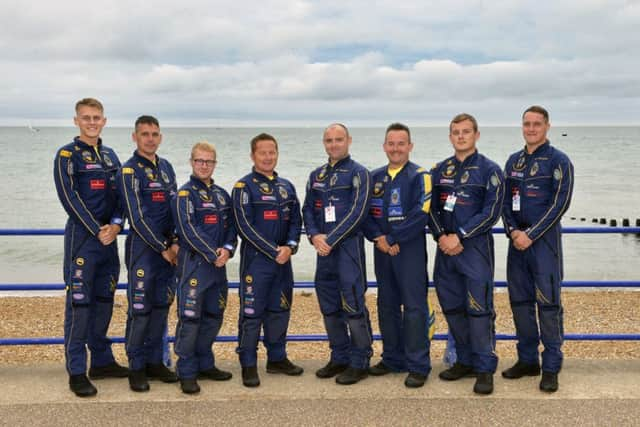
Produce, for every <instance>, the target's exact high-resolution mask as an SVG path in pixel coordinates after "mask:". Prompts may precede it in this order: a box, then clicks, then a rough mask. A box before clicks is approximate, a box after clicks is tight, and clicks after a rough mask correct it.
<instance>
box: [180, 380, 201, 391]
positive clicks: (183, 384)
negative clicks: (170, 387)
mask: <svg viewBox="0 0 640 427" xmlns="http://www.w3.org/2000/svg"><path fill="white" fill-rule="evenodd" d="M180 388H181V389H182V392H183V393H185V394H196V393H200V386H199V385H198V381H196V379H195V378H190V379H183V378H180Z"/></svg>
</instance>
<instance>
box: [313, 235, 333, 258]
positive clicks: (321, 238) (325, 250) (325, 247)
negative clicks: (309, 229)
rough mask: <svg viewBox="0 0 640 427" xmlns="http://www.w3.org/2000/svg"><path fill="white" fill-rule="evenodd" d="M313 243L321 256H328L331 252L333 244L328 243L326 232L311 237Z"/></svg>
mask: <svg viewBox="0 0 640 427" xmlns="http://www.w3.org/2000/svg"><path fill="white" fill-rule="evenodd" d="M311 244H312V245H313V247H314V248H316V252H318V255H320V256H327V255H329V253H330V252H331V246H329V244H327V235H326V234H316V235H315V236H313V237H311Z"/></svg>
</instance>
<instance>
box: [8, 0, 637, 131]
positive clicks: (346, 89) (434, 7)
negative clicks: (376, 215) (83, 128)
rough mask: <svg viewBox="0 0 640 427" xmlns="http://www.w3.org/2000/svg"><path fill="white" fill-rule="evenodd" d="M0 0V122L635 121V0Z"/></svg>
mask: <svg viewBox="0 0 640 427" xmlns="http://www.w3.org/2000/svg"><path fill="white" fill-rule="evenodd" d="M137 3H139V4H134V2H129V1H124V0H122V1H121V0H114V1H109V0H105V1H103V2H97V1H82V2H80V1H68V0H56V1H51V2H43V1H35V0H22V1H15V0H3V1H2V4H1V5H0V70H2V77H1V78H0V125H18V126H21V125H25V123H29V124H33V125H34V126H44V125H72V117H73V114H74V111H73V106H74V105H75V102H76V101H77V100H78V99H80V98H83V97H87V96H91V97H96V98H98V99H100V100H101V101H102V102H103V103H104V105H105V115H106V116H107V117H108V119H109V123H110V124H111V125H116V126H117V125H121V126H130V124H131V123H132V122H133V121H134V120H135V118H136V117H137V116H138V115H140V114H152V115H155V116H157V117H158V118H159V119H160V120H161V122H162V123H163V125H165V126H166V125H167V124H169V125H178V126H200V125H205V126H254V125H261V124H270V125H283V126H286V125H294V126H316V125H318V126H321V125H323V124H327V123H329V122H334V121H340V122H344V123H347V124H349V125H356V126H359V125H362V126H366V125H378V124H382V125H384V124H388V123H389V122H391V121H403V122H406V123H408V124H410V125H411V126H434V125H446V124H447V123H448V122H449V120H450V118H451V117H453V116H454V115H455V114H457V113H460V112H468V113H471V114H473V115H475V116H476V117H477V118H478V120H479V122H480V123H481V124H482V125H517V124H518V123H519V120H520V116H521V114H522V111H523V110H524V109H525V108H526V107H528V106H530V105H532V104H540V105H543V106H545V107H547V108H548V110H549V111H550V113H551V120H552V123H554V124H563V125H637V124H638V122H639V121H640V120H639V119H638V117H640V0H606V1H605V0H602V1H599V0H563V1H557V0H556V1H545V0H537V1H528V0H523V1H515V0H514V1H505V0H492V1H483V0H466V1H458V0H446V1H432V0H415V1H414V0H410V1H402V0H394V1H375V0H368V1H359V0H356V1H333V0H324V1H279V0H275V1H274V0H264V1H260V2H255V1H250V2H245V1H240V0H238V1H234V2H227V1H215V0H214V1H211V0H210V1H190V0H182V1H150V2H137Z"/></svg>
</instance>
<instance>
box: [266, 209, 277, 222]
mask: <svg viewBox="0 0 640 427" xmlns="http://www.w3.org/2000/svg"><path fill="white" fill-rule="evenodd" d="M263 218H264V219H265V220H267V221H274V220H277V219H278V211H276V210H270V211H264V214H263Z"/></svg>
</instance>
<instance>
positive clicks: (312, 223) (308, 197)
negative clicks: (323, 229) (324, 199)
mask: <svg viewBox="0 0 640 427" xmlns="http://www.w3.org/2000/svg"><path fill="white" fill-rule="evenodd" d="M311 176H313V174H312V175H309V180H308V181H307V193H306V194H305V197H304V204H303V205H302V218H303V219H304V228H305V232H306V233H307V236H309V238H311V237H313V236H315V235H316V234H320V227H319V226H318V224H317V222H316V218H315V215H314V203H315V200H314V199H313V189H312V188H311Z"/></svg>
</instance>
